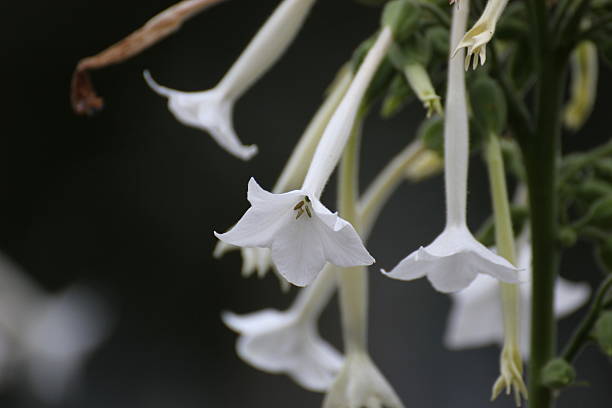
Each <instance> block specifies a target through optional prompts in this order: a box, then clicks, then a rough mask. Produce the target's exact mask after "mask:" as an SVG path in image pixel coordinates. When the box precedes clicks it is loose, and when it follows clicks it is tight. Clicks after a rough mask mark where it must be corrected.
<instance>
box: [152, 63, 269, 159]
mask: <svg viewBox="0 0 612 408" xmlns="http://www.w3.org/2000/svg"><path fill="white" fill-rule="evenodd" d="M144 77H145V80H146V81H147V83H148V84H149V86H150V87H151V88H152V89H153V90H154V91H155V92H157V93H158V94H160V95H162V96H165V97H166V98H168V109H170V112H172V114H174V116H175V117H176V119H177V120H178V121H179V122H181V123H182V124H184V125H187V126H191V127H194V128H198V129H202V130H204V131H206V132H208V133H209V134H210V136H212V138H213V139H215V141H216V142H217V143H218V144H219V145H220V146H221V147H223V148H224V149H225V150H227V151H228V152H230V153H231V154H233V155H234V156H236V157H238V158H240V159H242V160H248V159H250V158H251V157H253V156H254V155H255V154H256V153H257V146H255V145H251V146H245V145H243V144H242V142H241V141H240V139H239V138H238V135H236V131H235V130H234V125H233V124H232V111H233V109H234V100H233V99H229V98H228V97H227V96H226V95H225V94H224V93H223V92H222V91H221V90H218V89H212V90H210V91H204V92H180V91H176V90H174V89H170V88H166V87H165V86H161V85H159V84H158V83H157V82H155V80H154V79H153V78H152V77H151V74H150V73H149V72H148V71H145V72H144Z"/></svg>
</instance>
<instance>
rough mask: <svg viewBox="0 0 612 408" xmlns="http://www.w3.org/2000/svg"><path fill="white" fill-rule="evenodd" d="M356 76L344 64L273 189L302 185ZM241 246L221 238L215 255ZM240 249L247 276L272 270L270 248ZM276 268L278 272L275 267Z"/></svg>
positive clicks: (243, 273)
mask: <svg viewBox="0 0 612 408" xmlns="http://www.w3.org/2000/svg"><path fill="white" fill-rule="evenodd" d="M352 79H353V74H352V71H351V69H350V68H348V67H343V68H342V69H341V70H340V72H339V73H338V76H337V77H336V79H335V80H334V82H333V84H332V85H331V91H330V92H329V94H328V96H327V98H326V99H325V102H324V103H323V105H321V107H320V108H319V110H318V111H317V113H316V114H315V115H314V117H313V118H312V120H311V122H310V123H309V125H308V127H307V128H306V130H305V131H304V133H303V135H302V137H301V138H300V141H299V142H298V144H297V145H296V147H295V148H294V149H293V152H292V153H291V157H290V158H289V160H288V161H287V163H286V164H285V167H284V169H283V171H282V172H281V175H280V177H279V178H278V180H277V182H276V184H275V185H274V188H273V189H272V192H273V193H275V194H278V193H284V192H287V191H290V190H295V189H298V188H299V187H300V185H301V183H302V182H303V181H304V176H305V175H306V171H307V170H308V164H309V163H310V161H311V160H312V156H313V154H314V151H315V149H316V147H317V144H318V143H319V140H321V136H322V135H323V131H324V130H325V127H326V126H327V124H328V123H329V120H330V119H331V117H332V115H333V113H334V112H335V110H336V108H337V107H338V105H339V104H340V101H341V100H342V97H343V96H344V94H345V93H346V91H347V89H348V87H349V85H350V83H351V80H352ZM238 248H239V247H237V246H234V245H231V244H228V243H226V242H223V241H219V242H217V245H216V246H215V250H214V252H213V256H214V257H215V258H220V257H222V256H223V255H224V254H225V253H227V252H228V251H230V250H234V249H238ZM240 250H241V254H242V261H243V262H242V275H243V276H244V277H249V276H251V275H252V274H253V273H254V272H255V271H257V275H258V277H260V278H262V277H263V276H265V275H266V273H267V272H268V270H269V269H270V268H272V266H273V265H272V257H271V254H270V250H269V249H268V248H247V247H245V248H240ZM272 269H273V270H274V271H275V272H277V271H276V269H275V268H272ZM279 277H280V276H279ZM280 280H281V285H282V288H283V290H288V289H289V285H288V283H287V281H286V280H285V279H284V278H282V277H280Z"/></svg>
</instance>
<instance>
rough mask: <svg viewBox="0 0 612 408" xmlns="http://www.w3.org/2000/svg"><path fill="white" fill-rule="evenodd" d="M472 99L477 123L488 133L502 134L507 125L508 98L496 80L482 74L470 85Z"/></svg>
mask: <svg viewBox="0 0 612 408" xmlns="http://www.w3.org/2000/svg"><path fill="white" fill-rule="evenodd" d="M470 101H471V103H472V113H473V118H474V121H475V122H476V124H477V125H478V126H479V127H480V129H481V130H482V131H483V132H484V133H486V134H489V133H491V132H492V133H494V134H496V135H501V133H502V132H503V130H504V128H505V127H506V98H505V97H504V92H503V91H502V89H501V87H500V86H499V85H498V84H497V82H496V81H494V80H493V79H491V78H490V77H488V76H486V75H480V76H479V77H478V78H477V79H476V80H475V81H474V82H473V83H472V86H471V87H470Z"/></svg>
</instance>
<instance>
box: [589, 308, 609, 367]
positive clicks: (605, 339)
mask: <svg viewBox="0 0 612 408" xmlns="http://www.w3.org/2000/svg"><path fill="white" fill-rule="evenodd" d="M593 337H594V338H595V340H596V341H597V344H599V347H600V348H601V350H602V351H603V352H604V353H605V354H606V355H607V356H609V357H612V311H606V312H603V313H602V314H601V316H599V319H597V322H596V323H595V327H594V329H593Z"/></svg>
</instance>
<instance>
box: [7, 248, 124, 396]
mask: <svg viewBox="0 0 612 408" xmlns="http://www.w3.org/2000/svg"><path fill="white" fill-rule="evenodd" d="M111 327H112V319H111V312H110V310H109V307H108V305H107V304H106V302H104V301H103V299H101V298H100V297H99V296H98V295H97V294H96V293H94V292H93V291H91V290H90V289H87V288H86V287H83V286H72V287H70V288H68V289H67V290H65V291H63V292H61V293H59V294H58V295H52V294H47V293H45V292H44V291H43V290H42V289H41V288H39V287H38V285H37V284H36V283H35V282H33V281H32V280H30V279H29V278H28V277H27V275H26V274H25V273H24V272H22V271H21V270H20V269H19V268H18V267H17V266H15V265H14V264H13V263H12V262H10V261H9V260H8V259H6V258H5V257H4V256H2V255H1V254H0V382H2V383H6V382H12V381H14V380H18V379H20V380H23V381H25V382H26V383H27V384H28V386H29V389H31V390H32V392H33V393H34V394H35V395H36V396H37V397H38V398H39V399H41V400H42V401H45V402H46V403H50V404H56V403H59V402H61V401H62V400H63V399H64V398H65V397H66V396H67V395H68V394H69V393H70V391H71V390H72V389H73V387H74V386H75V385H76V382H77V381H78V377H79V375H80V371H81V369H82V367H83V365H84V364H85V362H86V361H87V358H88V357H89V356H90V355H91V353H92V352H93V351H94V350H95V349H96V347H98V346H99V345H100V343H101V342H102V341H103V340H105V339H106V338H107V336H108V335H109V333H110V330H111Z"/></svg>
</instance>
